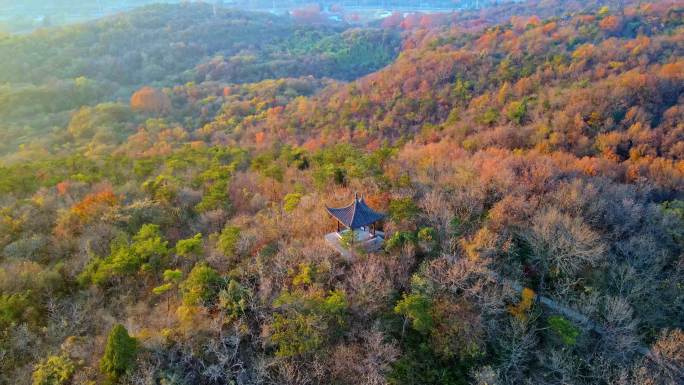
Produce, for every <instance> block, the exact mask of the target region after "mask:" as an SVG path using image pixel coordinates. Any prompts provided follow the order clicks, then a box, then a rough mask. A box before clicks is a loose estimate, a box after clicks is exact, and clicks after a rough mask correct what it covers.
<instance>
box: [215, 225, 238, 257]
mask: <svg viewBox="0 0 684 385" xmlns="http://www.w3.org/2000/svg"><path fill="white" fill-rule="evenodd" d="M239 241H240V228H239V227H237V226H226V227H224V228H223V231H221V235H220V236H219V238H218V243H217V246H218V249H219V251H220V252H222V253H223V254H224V255H226V256H228V257H233V256H235V253H236V250H237V244H238V242H239Z"/></svg>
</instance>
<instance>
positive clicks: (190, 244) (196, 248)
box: [176, 234, 202, 258]
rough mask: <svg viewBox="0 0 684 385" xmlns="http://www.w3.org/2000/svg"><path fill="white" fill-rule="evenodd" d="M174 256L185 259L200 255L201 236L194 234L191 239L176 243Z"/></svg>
mask: <svg viewBox="0 0 684 385" xmlns="http://www.w3.org/2000/svg"><path fill="white" fill-rule="evenodd" d="M176 254H178V255H180V256H181V257H186V258H190V257H194V256H198V255H200V254H202V234H195V236H194V237H192V238H188V239H181V240H180V241H178V242H177V243H176Z"/></svg>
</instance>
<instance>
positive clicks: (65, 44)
mask: <svg viewBox="0 0 684 385" xmlns="http://www.w3.org/2000/svg"><path fill="white" fill-rule="evenodd" d="M400 43H401V41H400V37H399V35H398V33H396V32H393V31H390V30H378V29H350V28H349V26H346V25H342V24H335V25H333V24H327V23H324V24H317V25H310V24H305V23H300V22H298V21H296V20H293V19H291V18H289V17H287V18H286V17H278V16H272V15H269V14H266V13H244V12H239V11H235V10H228V9H222V8H219V11H217V12H215V11H214V8H212V6H210V5H201V4H195V5H190V4H186V5H180V6H179V5H155V6H149V7H145V8H141V9H139V10H136V11H133V12H131V13H127V14H122V15H118V16H113V17H110V18H106V19H104V20H102V21H98V22H93V23H91V24H84V25H79V26H73V27H64V28H62V29H50V30H41V31H37V32H35V33H33V34H30V35H17V36H9V37H5V38H2V37H0V57H2V60H0V116H1V117H2V118H3V121H2V123H0V125H1V127H3V131H5V132H9V133H10V135H8V136H4V138H11V139H10V140H9V141H6V142H5V143H4V144H5V145H7V146H10V149H12V148H16V145H17V143H25V142H28V141H31V140H33V139H35V138H37V137H40V136H44V135H45V134H47V133H48V132H49V131H50V130H51V129H52V128H54V127H62V126H64V124H65V123H66V122H67V121H68V119H69V113H70V111H71V110H73V109H74V108H77V107H80V106H83V105H95V104H97V103H101V102H113V101H122V100H123V101H126V102H128V99H129V97H130V95H131V93H132V92H134V91H135V90H136V89H138V88H140V87H142V86H156V87H172V86H174V85H182V84H185V83H188V82H198V83H199V82H205V81H206V82H210V81H213V82H228V83H249V82H258V81H260V80H263V79H274V78H282V77H298V76H309V75H311V76H316V77H330V78H334V79H340V80H351V79H355V78H357V77H359V76H362V75H365V74H367V73H369V72H372V71H375V70H377V69H379V68H381V67H383V66H385V65H386V64H388V63H390V62H391V61H392V60H393V59H394V57H395V56H396V54H397V52H398V50H399V46H400ZM28 127H30V129H27V128H28ZM0 152H5V151H2V147H0Z"/></svg>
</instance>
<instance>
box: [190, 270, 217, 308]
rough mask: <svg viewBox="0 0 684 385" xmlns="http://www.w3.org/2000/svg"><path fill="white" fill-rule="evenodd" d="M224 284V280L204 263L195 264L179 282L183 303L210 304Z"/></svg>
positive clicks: (194, 304) (191, 304)
mask: <svg viewBox="0 0 684 385" xmlns="http://www.w3.org/2000/svg"><path fill="white" fill-rule="evenodd" d="M224 284H225V281H224V280H223V278H221V276H220V275H219V274H218V273H217V272H216V270H214V269H212V268H211V267H209V266H207V265H205V264H198V265H195V267H193V268H192V271H190V274H188V278H187V279H186V280H185V281H184V282H183V283H182V284H181V291H182V293H183V303H185V304H186V305H188V306H199V305H202V306H211V305H212V304H213V303H214V302H215V301H216V297H217V295H218V293H219V291H220V290H221V288H222V287H223V285H224Z"/></svg>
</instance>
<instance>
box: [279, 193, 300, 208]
mask: <svg viewBox="0 0 684 385" xmlns="http://www.w3.org/2000/svg"><path fill="white" fill-rule="evenodd" d="M301 200H302V194H297V193H292V194H287V195H285V198H283V209H284V210H285V212H288V213H291V212H293V211H294V210H295V209H296V208H297V207H298V206H299V202H300V201H301Z"/></svg>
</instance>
